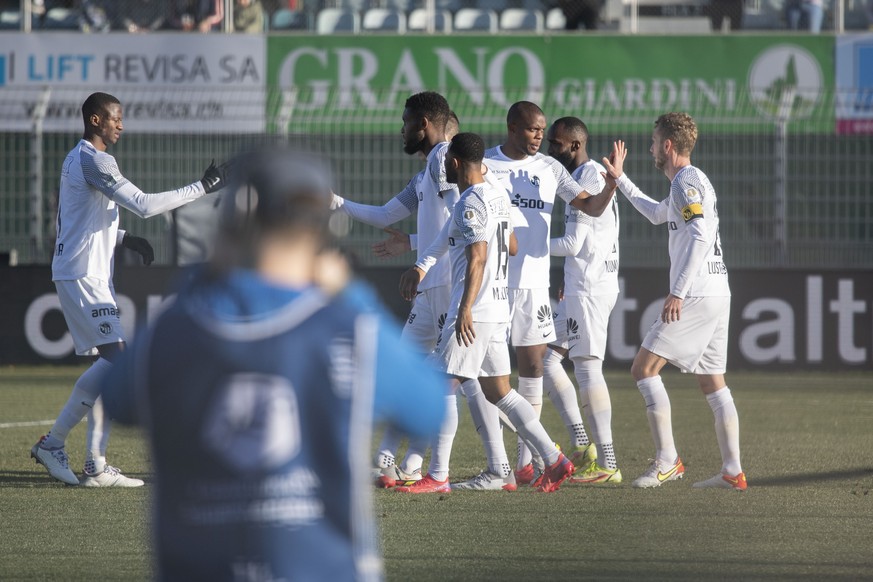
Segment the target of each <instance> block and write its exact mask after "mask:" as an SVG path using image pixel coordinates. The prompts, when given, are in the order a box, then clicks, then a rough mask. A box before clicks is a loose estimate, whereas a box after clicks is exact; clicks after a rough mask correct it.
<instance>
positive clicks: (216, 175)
mask: <svg viewBox="0 0 873 582" xmlns="http://www.w3.org/2000/svg"><path fill="white" fill-rule="evenodd" d="M229 170H230V164H229V162H224V163H223V164H219V165H218V166H216V165H215V160H212V163H211V164H209V167H208V168H206V171H205V172H203V178H201V179H200V183H201V184H203V189H204V190H206V193H207V194H211V193H213V192H216V191H218V190H221V189H222V188H224V187H225V186H226V185H227V173H228V171H229Z"/></svg>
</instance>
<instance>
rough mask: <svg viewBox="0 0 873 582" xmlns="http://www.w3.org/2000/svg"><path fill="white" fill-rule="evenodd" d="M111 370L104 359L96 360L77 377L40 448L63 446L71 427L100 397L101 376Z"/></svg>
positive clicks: (110, 365)
mask: <svg viewBox="0 0 873 582" xmlns="http://www.w3.org/2000/svg"><path fill="white" fill-rule="evenodd" d="M111 369H112V364H111V363H110V362H109V360H106V359H104V358H97V361H95V362H94V363H93V364H91V367H90V368H88V369H87V370H85V372H84V373H83V374H82V375H81V376H79V379H78V380H76V384H75V385H74V386H73V391H72V393H71V394H70V398H69V400H67V403H66V404H64V407H63V408H62V409H61V412H60V414H58V418H57V419H56V420H55V424H54V426H52V429H51V431H50V432H49V435H48V438H47V439H46V440H45V442H43V444H42V446H43V448H46V449H56V448H58V447H62V446H64V443H65V442H66V441H67V435H69V434H70V431H71V430H73V427H74V426H76V425H77V424H79V423H80V422H82V419H83V418H85V415H86V414H88V411H89V410H91V408H93V406H94V401H95V400H97V397H98V396H100V383H101V382H102V381H103V375H104V374H106V373H107V372H108V371H109V370H111Z"/></svg>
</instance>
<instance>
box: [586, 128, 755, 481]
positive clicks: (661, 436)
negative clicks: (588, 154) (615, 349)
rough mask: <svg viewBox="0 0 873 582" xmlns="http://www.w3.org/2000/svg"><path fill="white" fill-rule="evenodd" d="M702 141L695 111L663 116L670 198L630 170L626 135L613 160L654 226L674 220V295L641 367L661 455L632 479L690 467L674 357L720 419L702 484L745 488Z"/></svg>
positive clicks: (611, 166) (658, 144)
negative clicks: (652, 191) (699, 150)
mask: <svg viewBox="0 0 873 582" xmlns="http://www.w3.org/2000/svg"><path fill="white" fill-rule="evenodd" d="M696 143H697V124H695V123H694V119H692V118H691V116H690V115H688V114H687V113H665V114H664V115H662V116H661V117H659V118H658V119H657V121H655V129H654V131H653V132H652V146H651V147H650V148H649V151H650V153H651V154H652V158H653V159H654V162H655V167H656V168H657V169H659V170H661V171H662V172H664V175H665V176H667V178H668V179H669V180H670V195H669V196H668V197H667V198H665V199H664V200H661V201H660V202H657V201H655V200H653V199H651V198H649V197H648V196H646V195H645V194H644V193H643V192H642V191H641V190H640V189H639V188H637V187H636V186H635V185H634V183H633V182H631V180H630V178H628V177H627V174H625V173H624V160H625V158H626V157H627V149H626V148H625V145H624V142H622V141H618V142H616V143H615V145H614V147H613V153H612V160H613V161H610V160H609V159H606V158H604V161H603V165H604V166H606V169H607V171H608V174H607V175H606V176H605V177H606V181H607V184H609V185H610V186H614V185H616V184H617V185H618V187H619V188H620V189H621V192H622V194H624V195H625V197H627V199H628V200H629V201H630V203H631V204H633V206H634V208H636V209H637V210H638V211H639V212H640V214H642V215H643V216H645V217H646V218H647V219H648V220H649V221H650V222H651V223H652V224H664V223H666V224H667V229H668V230H667V232H668V233H669V251H670V292H669V294H668V295H667V299H666V300H665V301H664V308H663V310H662V312H661V316H660V318H659V319H658V320H657V321H655V322H654V323H653V324H652V327H651V328H649V331H648V333H646V337H645V338H644V339H643V343H642V346H641V347H640V351H639V352H638V353H637V355H636V357H635V358H634V362H633V365H632V366H631V374H633V377H634V380H636V382H637V387H638V388H639V389H640V392H641V393H642V395H643V398H644V399H645V401H646V416H647V417H648V419H649V427H650V428H651V431H652V437H653V439H654V441H655V455H656V456H655V460H654V461H653V462H652V464H651V466H649V468H648V469H647V470H646V471H645V472H644V473H643V474H642V475H640V476H639V477H638V478H637V479H635V480H634V481H633V483H632V485H633V486H634V487H658V486H660V485H661V484H663V483H666V482H668V481H674V480H676V479H681V478H682V477H683V475H684V474H685V466H684V465H683V463H682V459H680V458H679V454H678V453H677V452H676V445H675V443H674V441H673V424H672V418H671V408H670V398H669V397H668V396H667V391H666V389H665V388H664V382H663V381H662V380H661V376H660V372H661V369H662V368H663V367H664V366H665V365H666V364H667V362H669V363H671V364H673V365H674V366H676V367H678V368H679V369H681V370H682V371H683V372H690V373H692V374H694V375H695V376H697V382H698V384H699V385H700V390H701V391H702V392H703V394H704V395H705V396H706V401H707V402H708V403H709V406H710V408H711V409H712V413H713V416H714V417H715V434H716V437H717V439H718V447H719V449H720V451H721V461H722V466H721V472H720V473H718V474H717V475H715V476H713V477H711V478H709V479H706V480H704V481H699V482H697V483H695V484H694V487H706V488H709V487H716V488H724V489H734V490H738V491H744V490H745V489H746V486H747V485H746V475H745V473H743V469H742V467H741V466H740V424H739V419H738V416H737V408H736V406H735V405H734V399H733V396H731V391H730V388H728V387H727V384H726V383H725V379H724V373H725V368H726V366H727V337H728V321H729V319H730V306H731V291H730V286H729V285H728V274H727V268H726V267H725V264H724V257H723V256H722V247H721V241H720V240H719V235H718V210H717V209H716V196H715V189H714V188H713V187H712V184H711V183H710V181H709V178H707V177H706V174H704V173H703V172H702V171H701V170H700V169H699V168H697V167H695V166H693V165H692V164H691V151H692V150H693V149H694V145H695V144H696Z"/></svg>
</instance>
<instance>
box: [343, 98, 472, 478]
mask: <svg viewBox="0 0 873 582" xmlns="http://www.w3.org/2000/svg"><path fill="white" fill-rule="evenodd" d="M452 116H453V114H452V111H451V109H450V107H449V104H448V102H447V101H446V99H445V98H444V97H443V96H442V95H440V94H439V93H435V92H433V91H424V92H421V93H416V94H415V95H412V96H411V97H409V99H407V100H406V103H405V107H404V111H403V128H402V132H401V133H402V137H403V151H404V152H406V153H407V154H409V155H413V154H417V153H420V154H424V155H425V156H426V167H425V169H424V170H422V171H421V172H419V173H418V174H416V175H415V176H414V177H413V178H412V179H411V180H410V181H409V183H408V184H407V185H406V187H405V188H404V189H403V191H401V192H400V193H399V194H397V195H396V196H395V197H393V198H392V199H391V200H389V201H388V202H387V203H385V204H384V205H382V206H371V205H366V204H359V203H356V202H352V201H350V200H346V199H344V198H342V197H340V196H338V195H336V194H334V197H333V203H332V205H331V208H332V209H333V210H336V211H339V212H343V213H345V214H347V215H349V216H351V217H352V218H354V219H355V220H358V221H361V222H364V223H367V224H370V225H373V226H376V227H380V228H385V227H387V226H388V225H389V224H393V223H395V222H397V221H399V220H402V219H404V218H406V217H407V216H410V215H411V214H412V213H413V212H415V213H416V222H417V225H418V233H417V234H416V235H415V238H414V239H413V241H414V246H415V247H416V249H417V251H418V254H419V258H420V256H421V253H422V252H423V251H424V249H427V248H428V247H429V246H430V245H431V243H433V241H434V240H435V239H436V237H437V235H438V234H439V233H440V231H441V230H442V228H443V226H444V225H445V223H446V220H447V219H448V218H449V215H450V212H451V209H452V208H453V207H454V205H455V202H456V201H457V200H458V189H457V187H456V186H455V185H454V184H452V183H450V182H448V181H447V180H446V175H445V164H444V161H445V157H446V150H447V149H448V145H449V142H448V140H447V138H446V133H445V131H446V126H447V124H448V123H449V120H450V119H451V118H452ZM391 232H392V239H397V238H399V237H403V238H405V239H406V241H408V240H409V239H408V238H407V237H406V235H404V234H402V233H400V232H399V231H391ZM410 238H411V237H410ZM390 240H391V239H389V241H390ZM406 241H403V242H406ZM395 244H397V241H396V240H395ZM400 244H401V246H402V243H400ZM406 246H407V247H409V246H413V245H410V244H409V243H408V242H407V243H406ZM382 248H384V245H383V247H382ZM383 254H386V253H383ZM450 292H451V272H450V264H449V258H448V257H442V258H441V259H440V260H439V261H437V263H436V264H435V265H434V267H433V268H432V269H431V270H430V271H429V272H428V274H427V276H426V277H424V279H423V280H422V281H421V284H420V285H419V287H418V294H417V295H416V296H415V298H414V299H413V302H412V309H411V310H410V313H409V317H408V318H407V320H406V325H404V327H403V335H402V337H403V339H404V341H408V342H410V343H411V344H413V345H415V346H417V347H418V348H419V349H421V350H422V352H423V353H425V354H429V353H430V352H431V351H432V350H433V349H434V347H435V346H436V343H437V340H438V339H439V335H440V331H441V329H442V326H443V323H444V322H445V318H446V312H447V311H448V304H449V296H450ZM413 389H414V388H413ZM447 398H448V400H450V401H451V402H448V403H447V409H448V412H447V415H446V419H445V422H444V426H443V429H442V430H441V431H440V435H441V437H440V440H441V442H443V443H444V444H445V446H448V447H449V448H451V443H452V441H453V440H454V436H455V432H456V430H457V424H458V414H457V398H456V397H455V396H454V395H451V396H449V397H447ZM399 441H400V435H399V434H397V433H396V432H395V431H393V430H391V429H390V428H389V429H386V431H385V433H384V435H383V438H382V442H381V443H380V444H379V447H378V452H377V456H376V470H377V472H378V473H379V475H378V477H377V479H376V484H377V485H378V486H381V487H393V486H395V485H396V484H398V483H403V482H408V481H417V480H419V479H421V465H422V461H423V455H424V452H425V451H424V449H425V448H426V445H425V444H424V443H416V442H411V443H410V447H409V450H408V451H407V455H406V458H405V459H404V461H403V463H402V466H400V467H398V466H397V464H396V462H395V454H396V452H397V448H398V446H399Z"/></svg>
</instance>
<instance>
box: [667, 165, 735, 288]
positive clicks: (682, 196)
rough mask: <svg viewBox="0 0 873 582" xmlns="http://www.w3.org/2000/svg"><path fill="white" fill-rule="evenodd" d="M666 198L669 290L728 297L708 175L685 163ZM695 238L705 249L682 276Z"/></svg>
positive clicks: (712, 189) (725, 272)
mask: <svg viewBox="0 0 873 582" xmlns="http://www.w3.org/2000/svg"><path fill="white" fill-rule="evenodd" d="M669 200H670V202H669V208H668V211H667V221H668V222H667V224H668V228H669V231H668V232H669V233H670V238H669V249H670V292H671V293H673V294H674V295H677V296H678V297H724V296H729V295H730V294H731V291H730V286H729V285H728V276H727V267H725V264H724V257H723V256H722V249H721V240H720V239H719V235H718V210H717V209H716V197H715V189H714V188H713V187H712V184H711V183H710V181H709V178H707V177H706V174H704V173H703V172H701V171H700V170H699V169H697V168H695V167H694V166H685V167H684V168H682V169H681V170H679V173H677V174H676V176H675V177H674V178H673V181H672V182H671V183H670V198H669ZM695 241H705V242H706V244H707V245H708V249H707V251H706V254H705V256H704V258H703V261H702V262H701V263H700V265H699V266H697V268H693V267H694V266H693V265H691V267H692V268H693V270H692V271H691V272H690V273H688V275H687V277H683V274H682V272H681V271H682V270H683V267H685V266H686V262H687V258H688V254H689V252H690V249H691V247H692V244H694V242H695ZM684 279H687V281H685V280H684ZM683 288H684V289H683ZM683 292H684V293H683Z"/></svg>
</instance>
